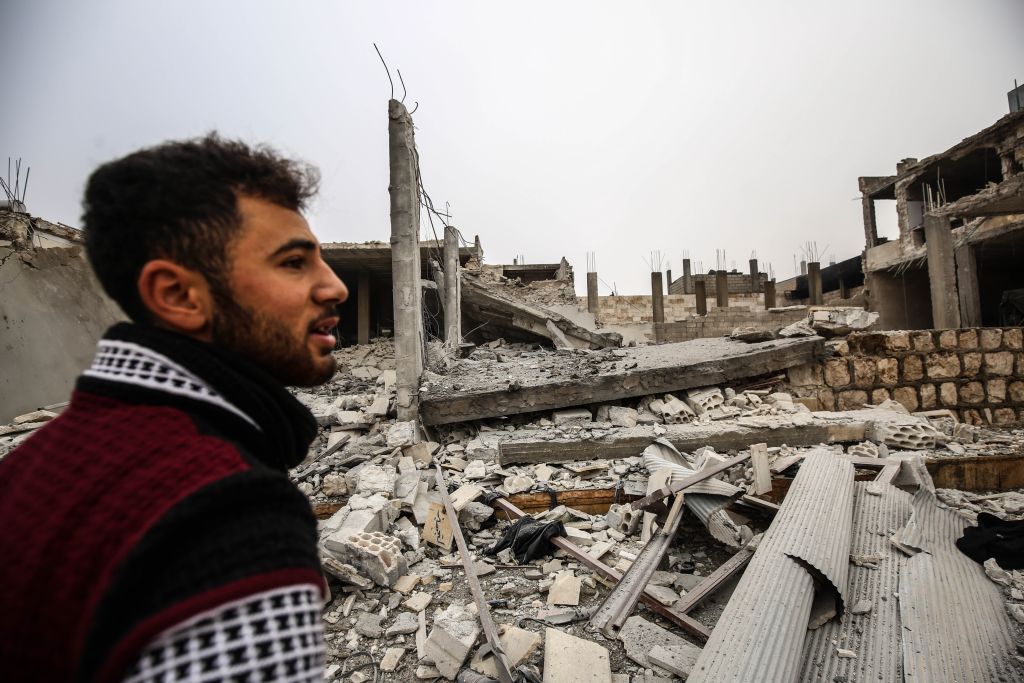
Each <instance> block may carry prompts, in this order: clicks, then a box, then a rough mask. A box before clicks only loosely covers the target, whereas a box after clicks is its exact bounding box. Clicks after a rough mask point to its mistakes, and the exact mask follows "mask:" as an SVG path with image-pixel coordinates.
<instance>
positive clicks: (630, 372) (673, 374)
mask: <svg viewBox="0 0 1024 683" xmlns="http://www.w3.org/2000/svg"><path fill="white" fill-rule="evenodd" d="M463 291H464V292H465V290H463ZM545 331H547V330H546V329H545ZM823 352H824V341H823V340H822V339H821V338H820V337H806V338H801V339H785V340H782V339H776V340H772V341H767V342H760V343H755V344H744V343H742V342H737V341H733V340H728V339H725V338H710V339H694V340H691V341H686V342H676V343H672V344H658V345H653V346H640V347H633V348H628V349H619V350H617V353H618V354H622V355H616V356H614V357H611V358H607V359H601V362H600V364H597V365H594V366H593V367H592V368H591V369H593V370H595V371H596V372H589V371H588V372H586V373H581V372H580V371H579V367H578V364H577V363H572V362H567V361H566V359H565V358H564V357H560V356H558V355H557V354H552V356H553V357H552V358H551V359H542V360H541V361H539V362H538V363H536V364H535V366H533V367H519V368H517V369H516V376H515V380H516V381H515V384H514V386H512V387H510V386H509V381H508V380H509V378H508V375H507V373H501V374H498V373H493V374H488V373H486V372H477V373H476V375H472V374H469V375H467V374H463V375H459V376H458V380H457V381H452V382H449V381H446V380H440V381H438V382H436V383H434V384H432V386H431V391H430V392H428V393H427V394H426V395H425V396H423V397H422V398H421V401H420V416H421V418H422V420H423V422H424V423H425V424H428V425H430V424H448V423H452V422H466V421H470V420H478V419H483V418H488V417H498V416H501V415H516V414H520V413H528V412H536V411H540V410H555V409H558V408H567V407H571V406H579V405H589V404H592V403H599V402H602V401H609V400H622V399H624V398H629V397H633V396H646V395H650V394H659V393H666V392H670V391H679V390H682V389H690V388H694V387H706V386H712V385H719V384H724V383H726V382H731V381H734V380H742V379H746V378H751V377H759V376H761V375H766V374H769V373H773V372H778V371H780V370H784V369H786V368H789V367H792V366H794V365H802V364H804V363H809V362H812V361H814V360H816V359H817V358H819V357H820V356H821V354H822V353H823ZM634 363H635V365H634ZM627 367H628V368H629V369H626V368H627ZM455 386H457V387H458V388H457V389H456V388H454V387H455Z"/></svg>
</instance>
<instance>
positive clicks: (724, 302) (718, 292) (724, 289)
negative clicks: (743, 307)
mask: <svg viewBox="0 0 1024 683" xmlns="http://www.w3.org/2000/svg"><path fill="white" fill-rule="evenodd" d="M715 304H716V305H717V306H718V307H719V308H728V307H729V273H728V272H727V271H724V270H719V271H716V272H715Z"/></svg>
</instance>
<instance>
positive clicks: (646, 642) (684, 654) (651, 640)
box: [618, 616, 700, 677]
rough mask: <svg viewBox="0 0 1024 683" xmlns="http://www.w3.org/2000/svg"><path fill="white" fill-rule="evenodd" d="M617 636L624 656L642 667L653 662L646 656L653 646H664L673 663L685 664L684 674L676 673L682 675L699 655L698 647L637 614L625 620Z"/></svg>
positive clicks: (688, 670) (687, 672)
mask: <svg viewBox="0 0 1024 683" xmlns="http://www.w3.org/2000/svg"><path fill="white" fill-rule="evenodd" d="M618 638H619V640H621V641H622V645H623V647H625V650H626V656H627V657H629V658H630V659H632V660H633V661H634V662H636V663H637V664H639V665H640V666H643V667H650V666H651V665H652V664H654V662H652V661H651V660H650V659H649V658H648V657H649V655H650V654H651V652H652V650H653V649H654V648H655V647H659V646H660V647H662V648H664V649H665V650H666V651H667V652H669V653H671V658H672V660H673V661H674V663H676V664H678V665H680V666H681V667H682V666H685V670H686V673H685V674H676V675H681V676H684V677H685V676H688V675H689V672H690V669H691V668H692V667H693V663H694V662H695V661H696V660H697V657H698V656H699V655H700V648H699V647H695V646H694V645H691V644H690V643H689V642H687V641H686V640H683V639H682V638H680V637H679V636H677V635H675V634H673V633H671V632H670V631H668V630H667V629H664V628H662V627H660V626H658V625H657V624H652V623H651V622H649V621H647V620H646V619H644V618H643V617H639V616H632V617H630V618H629V619H627V620H626V623H625V624H623V626H622V628H621V629H620V630H619V634H618Z"/></svg>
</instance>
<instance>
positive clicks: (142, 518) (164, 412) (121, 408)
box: [0, 325, 322, 682]
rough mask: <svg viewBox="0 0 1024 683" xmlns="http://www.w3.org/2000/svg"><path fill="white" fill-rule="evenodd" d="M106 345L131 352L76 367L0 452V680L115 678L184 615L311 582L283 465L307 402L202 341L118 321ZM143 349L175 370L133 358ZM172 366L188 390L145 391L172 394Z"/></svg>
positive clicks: (302, 502)
mask: <svg viewBox="0 0 1024 683" xmlns="http://www.w3.org/2000/svg"><path fill="white" fill-rule="evenodd" d="M107 339H108V340H109V339H113V340H115V341H118V340H120V341H124V342H128V345H126V347H125V348H129V349H130V347H131V345H133V344H138V345H139V346H140V347H143V352H142V355H141V358H142V359H141V360H140V357H138V356H133V355H131V354H130V353H128V352H127V351H126V352H125V357H124V359H123V360H124V362H123V363H122V364H121V367H120V368H118V369H117V370H116V371H115V372H100V373H98V374H96V375H95V376H88V375H89V373H88V372H87V373H86V376H83V377H82V378H80V379H79V383H78V387H77V389H76V391H75V392H74V394H73V395H72V400H71V404H70V406H69V407H68V408H67V409H66V410H65V411H64V413H63V414H62V415H61V416H60V417H58V418H56V419H54V420H53V421H52V422H50V423H49V424H48V425H46V426H45V427H43V428H42V429H40V430H39V431H38V432H37V433H36V434H34V435H33V436H32V437H31V438H29V439H28V440H27V441H26V442H25V443H24V444H22V445H21V446H20V447H19V448H18V449H16V450H15V451H14V452H13V453H11V454H9V455H8V456H7V457H6V458H5V459H4V460H2V461H0V520H2V521H3V522H2V527H0V558H3V560H2V561H0V604H2V607H0V680H2V681H48V682H50V681H53V682H58V681H116V680H119V679H120V678H121V677H122V676H123V675H124V672H125V668H126V667H127V666H128V665H130V664H131V663H132V662H133V661H134V660H135V659H136V658H137V657H138V655H139V653H140V651H141V650H142V648H143V647H144V646H145V645H146V644H147V643H148V642H149V641H150V640H152V639H153V638H154V637H155V636H156V635H158V634H159V633H160V632H161V631H163V630H165V629H167V628H168V627H171V626H173V625H175V624H177V623H179V622H181V621H183V620H185V619H188V618H189V617H191V616H193V615H196V614H198V613H200V612H203V611H205V610H207V609H210V608H212V607H215V606H216V605H218V604H221V603H224V602H227V601H231V600H234V599H238V598H241V597H244V596H246V595H248V594H251V593H255V592H259V591H262V590H267V589H270V588H274V587H277V586H286V585H292V584H297V583H315V584H317V585H320V584H321V583H322V578H321V574H320V571H319V562H318V558H317V553H316V547H315V543H316V521H315V519H314V518H313V515H312V512H311V510H310V507H309V503H308V501H307V500H306V499H305V497H304V496H303V495H302V494H301V493H300V492H299V491H298V490H297V489H296V488H295V487H294V486H293V485H292V484H291V483H290V482H289V481H288V478H287V475H286V466H287V465H289V464H296V461H297V460H301V457H302V456H303V455H304V454H305V447H308V444H309V442H310V440H311V439H312V435H313V434H315V423H312V418H311V416H309V421H308V422H306V421H304V420H303V419H302V415H303V413H304V415H305V416H308V415H309V414H308V411H304V409H302V410H301V411H299V410H297V409H296V406H298V404H297V403H289V401H291V402H294V399H292V398H291V397H290V396H289V395H288V394H287V392H286V391H284V389H283V388H282V387H280V386H279V385H277V384H276V383H275V382H274V381H273V380H272V379H270V378H268V377H267V376H265V375H263V374H262V373H261V372H259V371H258V370H257V369H255V368H251V367H247V366H239V364H238V361H234V360H232V359H229V358H227V357H225V356H223V354H220V353H219V352H217V351H216V350H213V349H210V348H208V347H206V346H205V345H202V344H198V343H196V342H192V341H191V340H187V339H185V338H180V337H175V336H174V335H170V334H169V333H165V332H156V331H154V330H145V329H141V328H137V327H134V326H130V325H121V326H116V327H115V328H113V329H112V330H111V332H110V333H108V337H107ZM154 347H155V348H156V349H157V350H158V352H159V354H160V355H159V357H160V358H167V359H172V360H173V361H174V362H173V363H171V364H170V365H175V364H177V365H176V368H177V370H175V371H172V372H162V371H163V370H167V369H168V368H167V367H166V366H164V367H161V364H160V362H159V361H156V366H157V367H154V366H152V365H150V366H147V365H145V364H146V363H147V361H146V360H145V358H146V356H145V349H153V348H154ZM102 348H103V342H101V350H102ZM118 353H119V352H118ZM101 355H102V353H101ZM108 355H110V354H108ZM98 358H99V356H98ZM148 362H150V363H152V362H153V361H152V360H150V361H148ZM131 363H136V365H135V366H131V365H130V364H131ZM108 366H109V363H108ZM96 367H97V365H96V364H94V366H93V368H94V369H95V368H96ZM179 370H184V371H185V376H186V380H184V382H185V386H186V389H187V385H188V384H189V381H192V384H191V386H192V388H193V389H196V388H202V389H203V391H198V392H196V391H193V392H192V395H190V393H189V391H187V390H185V391H180V390H179V391H176V392H174V393H167V392H165V391H162V390H161V389H159V388H154V387H157V386H158V385H159V383H160V382H159V380H160V379H161V378H162V379H164V380H165V381H167V382H169V383H172V384H174V385H175V386H176V387H177V388H178V389H181V386H182V385H180V384H178V382H180V381H182V380H181V377H180V372H178V371H179ZM137 371H143V372H149V373H150V374H149V375H147V376H146V378H145V379H146V382H139V381H136V382H134V383H133V382H132V381H131V375H132V373H137ZM119 372H121V373H122V375H121V376H119V375H118V373H119ZM176 373H177V374H176ZM189 376H190V377H191V380H189V379H187V378H188V377H189ZM125 377H127V378H128V381H124V379H125ZM154 378H156V381H155V382H154ZM233 383H237V384H233ZM204 392H205V393H204ZM209 395H213V396H218V397H220V399H222V400H221V405H218V404H217V402H216V401H211V400H209ZM194 396H201V397H203V398H202V400H196V399H195V398H194ZM225 406H229V407H230V406H237V408H238V409H239V410H237V411H235V412H232V411H231V410H228V409H225ZM298 407H299V408H301V406H298ZM236 413H237V414H236ZM296 416H299V418H300V419H297V420H296ZM289 417H290V418H292V419H291V421H290V422H289V419H288V418H289ZM282 422H283V423H285V426H282V425H281V424H280V423H282ZM296 423H298V427H296ZM282 429H286V430H287V429H291V430H292V431H290V432H288V433H286V434H281V430H282ZM303 443H305V447H303V446H302V444H303Z"/></svg>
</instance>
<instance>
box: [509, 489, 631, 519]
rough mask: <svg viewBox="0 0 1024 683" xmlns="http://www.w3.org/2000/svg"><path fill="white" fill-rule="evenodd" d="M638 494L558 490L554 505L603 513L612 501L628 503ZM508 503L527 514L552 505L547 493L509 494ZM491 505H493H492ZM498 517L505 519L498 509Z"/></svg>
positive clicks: (604, 490) (591, 490)
mask: <svg viewBox="0 0 1024 683" xmlns="http://www.w3.org/2000/svg"><path fill="white" fill-rule="evenodd" d="M639 497H640V496H637V495H632V494H627V493H624V492H623V491H622V490H618V489H582V490H575V491H558V492H557V493H556V494H555V498H554V506H558V505H564V506H566V507H570V508H573V509H576V510H579V511H580V512H586V513H587V514H589V515H603V514H604V513H606V512H608V508H609V507H611V505H612V504H614V503H630V502H632V501H634V500H636V499H637V498H639ZM508 500H509V502H510V503H512V504H513V505H515V506H516V507H517V508H519V509H521V510H523V511H524V512H526V514H528V515H534V514H536V513H543V512H546V511H547V510H550V509H551V508H552V507H554V506H553V505H552V499H551V496H550V495H549V494H547V493H520V494H518V495H515V496H509V497H508ZM492 507H493V506H492ZM495 510H497V511H498V518H499V519H507V516H505V513H503V512H501V510H500V509H498V508H495Z"/></svg>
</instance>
